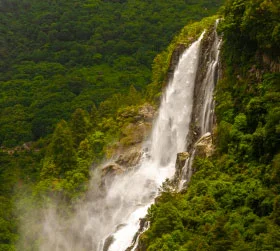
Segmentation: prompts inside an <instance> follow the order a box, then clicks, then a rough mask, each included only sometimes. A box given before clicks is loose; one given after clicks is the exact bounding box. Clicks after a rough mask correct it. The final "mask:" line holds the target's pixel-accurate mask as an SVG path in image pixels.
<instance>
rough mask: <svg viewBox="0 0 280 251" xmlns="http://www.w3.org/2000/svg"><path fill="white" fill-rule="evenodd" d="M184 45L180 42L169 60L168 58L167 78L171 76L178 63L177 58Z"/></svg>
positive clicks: (184, 47) (181, 52)
mask: <svg viewBox="0 0 280 251" xmlns="http://www.w3.org/2000/svg"><path fill="white" fill-rule="evenodd" d="M185 49H186V46H185V45H183V44H180V45H179V46H178V47H177V48H176V49H175V50H174V51H173V53H172V56H171V60H170V65H169V70H168V76H167V79H171V78H173V75H174V71H175V69H176V67H177V65H178V62H179V59H180V57H181V55H182V54H183V52H184V51H185Z"/></svg>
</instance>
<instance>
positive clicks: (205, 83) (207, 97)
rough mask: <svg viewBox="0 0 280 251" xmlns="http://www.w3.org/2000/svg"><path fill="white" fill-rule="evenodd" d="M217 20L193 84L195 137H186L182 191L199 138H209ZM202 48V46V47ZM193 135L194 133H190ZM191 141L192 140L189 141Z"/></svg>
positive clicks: (217, 51) (217, 47)
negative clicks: (202, 69) (186, 154)
mask: <svg viewBox="0 0 280 251" xmlns="http://www.w3.org/2000/svg"><path fill="white" fill-rule="evenodd" d="M218 22H219V20H217V21H216V24H215V29H214V32H213V34H212V35H211V36H209V39H210V40H212V41H211V42H210V45H211V46H209V45H208V47H207V48H206V49H205V51H204V53H203V55H202V57H201V59H200V62H199V65H200V67H201V68H204V69H205V70H204V72H203V71H201V72H200V73H199V74H198V75H197V78H196V84H195V91H194V93H195V94H194V95H195V97H196V98H195V100H194V104H193V114H192V123H193V125H195V126H194V127H195V128H196V132H195V135H190V134H189V135H188V141H190V142H188V151H189V152H190V157H189V159H187V161H186V162H185V165H184V167H183V168H182V172H181V173H182V176H181V177H179V184H178V189H179V190H182V189H183V188H184V186H185V185H186V184H187V183H188V182H189V181H190V178H191V176H192V173H193V170H192V164H193V160H194V157H195V156H196V145H197V144H198V143H199V140H200V138H201V137H202V138H203V137H209V136H211V132H212V129H213V123H214V100H213V92H214V88H215V84H216V83H217V80H218V75H219V74H218V69H219V67H218V63H219V54H220V46H221V43H222V40H221V39H220V38H219V37H218V34H217V31H216V28H217V25H218ZM202 47H203V45H202ZM190 133H192V134H194V132H190ZM191 139H192V140H191Z"/></svg>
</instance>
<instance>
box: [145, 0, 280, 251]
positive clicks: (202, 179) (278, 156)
mask: <svg viewBox="0 0 280 251" xmlns="http://www.w3.org/2000/svg"><path fill="white" fill-rule="evenodd" d="M279 13H280V4H279V1H273V0H272V1H264V0H256V1H250V0H243V1H242V0H229V1H227V3H226V4H225V7H224V9H223V14H224V19H223V20H221V23H220V25H219V32H220V34H221V35H222V36H223V46H222V55H221V60H222V62H221V63H222V79H220V81H219V83H218V85H217V87H216V94H215V99H216V115H217V128H216V130H215V134H214V137H215V148H216V151H215V154H214V156H212V157H211V158H196V159H195V161H194V168H195V170H196V172H195V174H194V175H193V176H192V179H191V182H190V184H189V186H188V189H187V191H185V192H182V193H172V192H170V190H168V186H167V188H164V187H163V194H162V196H161V197H160V198H158V199H157V203H156V204H155V205H153V206H152V207H151V208H150V210H149V215H148V219H149V220H150V221H151V226H150V228H149V230H148V231H147V232H145V233H144V234H143V235H142V237H141V246H142V248H143V250H148V251H159V250H166V251H167V250H173V251H174V250H180V251H182V250H200V251H201V250H205V251H212V250H213V251H218V250H221V251H224V250H232V251H233V250H236V251H237V250H238V251H241V250H242V251H245V250H246V251H247V250H248V251H249V250H266V251H267V250H280V221H279V216H280V211H279V210H280V195H279V193H280V186H279V184H280V183H279V182H280V179H279V177H280V176H279V175H280V152H279V150H280V130H279V128H280V127H279V126H280V103H279V102H280V92H279V91H280V58H279V56H280V54H279V49H280V47H279V44H280V43H279V42H280V40H279V39H280V29H279V28H280V18H279V17H280V16H279Z"/></svg>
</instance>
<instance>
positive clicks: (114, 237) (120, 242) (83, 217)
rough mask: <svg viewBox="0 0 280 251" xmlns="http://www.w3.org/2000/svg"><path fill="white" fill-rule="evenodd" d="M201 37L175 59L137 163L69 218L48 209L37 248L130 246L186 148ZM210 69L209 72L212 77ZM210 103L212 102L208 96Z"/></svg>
mask: <svg viewBox="0 0 280 251" xmlns="http://www.w3.org/2000/svg"><path fill="white" fill-rule="evenodd" d="M202 37H203V34H202V35H201V36H200V38H199V39H198V40H197V41H196V42H194V43H193V44H192V45H191V46H190V47H189V48H188V49H186V50H185V52H184V53H183V55H182V56H181V58H180V60H179V62H178V66H177V68H176V70H175V72H174V76H173V79H172V80H170V83H169V84H168V86H167V88H166V91H165V94H164V95H163V98H162V102H161V106H160V109H159V115H158V118H157V120H156V121H155V123H154V126H153V130H152V134H151V137H150V140H148V141H147V142H146V143H145V146H147V149H148V150H147V151H146V153H145V154H144V155H143V157H142V160H141V161H140V163H139V165H138V166H136V167H135V168H134V170H132V171H129V172H127V173H125V174H123V175H119V176H116V177H115V178H114V179H111V180H110V182H108V183H109V184H107V185H106V191H105V192H97V190H96V188H95V189H92V191H90V193H89V199H88V200H87V202H86V203H84V204H82V205H79V206H77V210H76V211H77V212H76V214H75V215H74V216H73V217H72V218H71V219H70V220H68V222H65V220H61V219H60V218H59V217H57V216H56V214H55V213H54V212H53V211H51V210H49V211H48V214H46V217H45V218H46V220H45V223H44V228H43V234H42V236H43V241H42V245H41V246H40V250H42V251H49V250H53V251H62V250H63V251H65V250H67V251H83V250H85V251H90V250H91V251H124V250H126V249H127V248H128V247H129V246H130V245H131V243H132V241H133V239H134V237H135V233H136V232H137V231H138V229H139V222H140V219H141V218H143V217H145V215H146V213H147V210H148V208H149V206H150V205H151V204H152V203H153V201H154V198H155V196H156V195H157V192H158V188H159V187H160V186H161V184H162V182H163V181H164V180H165V179H166V178H171V177H172V176H173V175H174V172H175V166H174V165H175V160H176V154H177V153H178V152H182V151H185V147H186V138H187V134H188V130H189V124H190V121H191V115H192V107H193V92H194V84H195V79H196V74H197V68H198V62H199V56H200V46H201V40H202ZM217 56H218V54H217V55H216V56H215V57H217ZM211 68H213V69H214V68H215V63H213V66H211ZM209 71H211V73H209V74H207V75H211V74H212V75H213V76H214V75H215V73H212V70H209ZM212 75H211V76H212ZM209 78H213V77H209ZM206 81H208V80H206ZM210 91H211V90H210ZM207 92H208V90H207ZM210 95H212V93H211V94H210ZM209 102H210V103H211V104H212V100H211V101H209ZM205 107H206V108H205V112H204V113H203V114H202V117H203V118H206V119H208V117H209V116H210V115H208V114H207V110H209V104H205ZM205 123H206V122H203V124H205ZM93 183H94V182H93ZM136 241H137V240H136Z"/></svg>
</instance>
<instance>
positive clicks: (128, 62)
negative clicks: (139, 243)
mask: <svg viewBox="0 0 280 251" xmlns="http://www.w3.org/2000/svg"><path fill="white" fill-rule="evenodd" d="M221 2H222V1H221V0H211V1H206V0H200V1H194V0H186V1H184V0H174V1H163V0H157V1H140V0H136V1H135V0H128V1H101V0H82V1H76V0H67V1H66V0H59V1H35V0H28V1H22V0H1V2H0V18H1V23H0V31H1V38H0V48H1V49H0V71H1V75H0V81H1V82H0V88H1V89H0V92H1V100H0V107H1V119H0V126H1V129H0V145H4V146H7V147H11V146H15V145H18V144H22V143H23V142H27V141H34V140H37V139H39V138H40V137H45V136H46V135H48V134H50V133H51V132H53V130H54V126H55V124H56V123H57V122H58V121H59V120H61V119H66V120H68V119H69V118H70V115H71V113H72V112H74V110H75V109H77V108H82V109H85V110H87V111H90V109H91V107H92V106H93V105H95V106H97V107H98V106H99V105H100V103H102V102H103V101H104V100H106V99H107V98H109V97H111V96H112V95H113V94H116V93H119V94H124V93H127V92H128V90H129V87H130V86H131V85H133V86H134V87H135V88H136V90H138V91H143V90H144V89H145V86H146V85H147V84H149V82H150V77H151V64H152V61H153V58H154V57H155V55H156V54H157V53H158V52H160V51H161V50H163V49H164V48H165V47H166V46H167V45H168V43H169V42H170V41H171V39H172V37H173V36H174V35H175V34H176V33H178V31H179V30H180V29H181V28H182V27H183V26H184V25H185V24H186V23H188V22H189V21H191V20H198V19H201V18H202V17H204V16H207V15H211V14H213V13H214V12H215V11H216V10H217V8H218V6H219V5H220V4H221ZM8 114H9V116H7V115H8Z"/></svg>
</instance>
